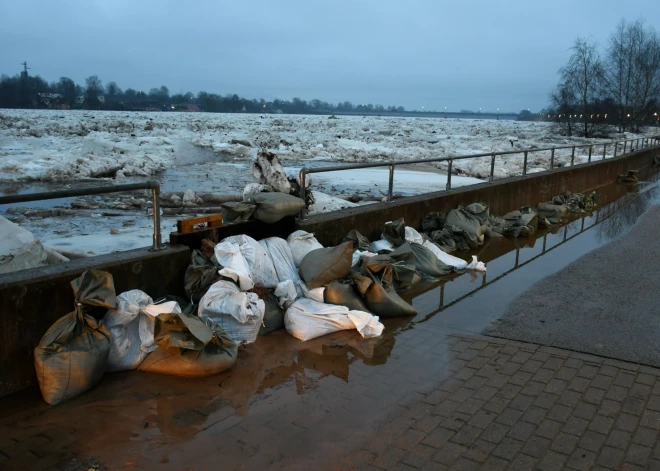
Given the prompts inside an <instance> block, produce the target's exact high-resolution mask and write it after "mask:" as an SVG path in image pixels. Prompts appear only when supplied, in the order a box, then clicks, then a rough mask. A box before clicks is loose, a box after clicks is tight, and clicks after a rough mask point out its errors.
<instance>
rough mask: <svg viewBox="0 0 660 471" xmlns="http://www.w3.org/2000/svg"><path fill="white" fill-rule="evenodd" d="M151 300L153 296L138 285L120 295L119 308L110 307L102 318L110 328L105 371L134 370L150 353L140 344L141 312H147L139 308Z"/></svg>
mask: <svg viewBox="0 0 660 471" xmlns="http://www.w3.org/2000/svg"><path fill="white" fill-rule="evenodd" d="M152 303H153V300H152V299H151V297H149V295H148V294H147V293H145V292H144V291H140V290H139V289H133V290H131V291H126V292H124V293H121V294H120V295H119V296H117V309H110V310H109V311H108V312H107V313H106V314H105V316H104V317H103V322H102V325H103V326H104V327H105V328H106V329H108V330H109V331H110V353H109V355H108V366H107V369H106V371H124V370H134V369H135V368H137V367H138V366H140V363H142V360H144V358H145V357H146V356H147V355H148V353H147V352H144V351H143V350H142V348H141V346H142V339H141V338H140V316H145V315H146V314H140V312H141V311H142V309H143V308H145V307H147V306H148V305H149V304H152ZM152 337H153V331H152Z"/></svg>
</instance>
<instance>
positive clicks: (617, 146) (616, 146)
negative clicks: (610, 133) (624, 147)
mask: <svg viewBox="0 0 660 471" xmlns="http://www.w3.org/2000/svg"><path fill="white" fill-rule="evenodd" d="M618 148H619V143H618V142H615V143H614V157H616V151H617V149H618Z"/></svg>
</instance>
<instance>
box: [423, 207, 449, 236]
mask: <svg viewBox="0 0 660 471" xmlns="http://www.w3.org/2000/svg"><path fill="white" fill-rule="evenodd" d="M445 216H446V215H445V213H439V212H433V213H428V214H427V215H426V216H424V219H422V230H423V231H424V232H433V231H438V230H440V229H442V228H443V227H444V225H445Z"/></svg>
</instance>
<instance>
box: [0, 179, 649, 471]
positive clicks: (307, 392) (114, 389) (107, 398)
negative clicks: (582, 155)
mask: <svg viewBox="0 0 660 471" xmlns="http://www.w3.org/2000/svg"><path fill="white" fill-rule="evenodd" d="M604 193H605V194H606V195H610V196H608V198H610V199H606V201H605V203H606V204H605V205H603V206H602V208H601V209H599V210H598V211H596V212H595V213H594V214H592V215H587V216H585V217H582V218H579V217H577V216H576V219H575V220H574V221H572V222H570V224H569V225H567V226H565V228H564V227H561V228H555V229H554V230H552V231H545V232H539V233H537V234H536V235H535V237H534V238H530V239H526V240H507V239H504V240H497V241H496V240H491V241H490V243H489V244H488V245H487V246H485V247H483V248H482V249H481V250H480V253H479V255H480V259H483V260H485V261H486V262H487V265H488V273H487V274H486V275H485V276H484V275H470V274H464V275H461V276H458V277H455V278H453V279H451V280H444V281H442V282H440V283H437V284H433V285H418V286H415V287H414V289H411V290H410V291H409V292H407V293H403V296H404V298H408V299H411V300H412V302H413V304H414V305H415V307H416V308H417V309H418V312H419V315H418V316H416V317H415V318H414V319H409V318H399V319H385V320H384V324H385V332H384V334H383V335H382V336H381V337H379V338H377V339H363V338H361V337H360V336H359V334H357V333H356V332H339V333H336V334H332V335H328V336H325V337H322V338H319V339H315V340H313V341H309V342H304V343H303V342H299V341H297V340H295V339H294V338H292V337H290V336H289V335H288V334H287V333H286V332H284V331H279V332H275V333H273V334H271V335H269V336H266V337H260V338H259V339H258V340H257V342H256V343H255V344H252V345H249V346H247V347H245V348H243V349H241V351H240V353H239V359H238V362H237V364H236V366H235V367H234V368H233V369H232V370H231V371H230V372H228V373H226V374H222V375H218V376H214V377H211V378H206V379H199V380H190V379H179V378H173V377H164V376H158V375H153V374H148V373H142V372H136V371H133V372H125V373H115V374H107V375H105V377H104V378H103V381H102V382H101V384H100V385H99V386H98V387H97V388H95V389H94V390H92V391H90V392H88V393H86V394H83V395H81V396H79V397H77V398H74V399H72V400H70V401H68V402H66V403H64V404H61V405H58V406H55V407H49V406H47V405H46V404H45V403H43V401H42V400H41V398H40V396H39V392H38V390H30V391H27V392H25V393H20V394H17V395H14V396H10V397H8V398H4V399H3V400H1V401H0V437H2V438H1V439H0V453H1V454H0V460H2V461H0V467H4V468H5V469H53V468H54V469H88V468H89V467H90V464H91V465H97V467H98V469H104V468H105V469H112V470H114V469H122V470H124V469H126V470H128V469H165V470H169V469H172V470H181V469H195V470H204V469H337V468H338V467H339V468H341V467H343V465H341V466H340V465H339V464H337V465H335V464H334V463H340V462H341V460H342V459H344V457H347V456H351V453H353V452H355V450H356V449H358V448H359V446H361V444H364V443H365V442H368V441H370V440H374V439H375V438H376V437H379V431H380V430H381V427H382V426H383V425H384V424H387V423H390V421H391V420H392V417H393V416H392V414H393V413H394V412H393V411H395V410H397V407H398V405H401V404H409V403H410V402H411V401H414V400H416V398H419V397H420V395H426V394H428V393H429V391H431V390H432V389H433V388H434V387H435V386H437V385H438V384H441V383H443V382H444V381H452V378H453V377H454V375H455V374H457V371H458V370H459V369H460V368H461V366H462V365H461V363H460V362H461V361H462V360H460V358H458V357H459V356H460V355H461V354H462V352H461V351H457V350H456V349H455V348H454V346H455V345H456V344H457V342H459V340H457V338H458V337H457V336H463V335H469V334H471V333H472V334H476V333H479V332H481V331H482V330H483V329H484V328H486V327H487V326H488V325H489V323H490V322H491V321H493V320H495V319H497V318H498V317H500V316H501V315H502V314H503V312H504V311H505V310H506V307H507V305H508V303H509V301H510V300H511V299H513V298H515V297H516V296H518V295H519V294H521V293H522V292H524V291H525V290H526V289H527V288H529V286H531V285H532V284H534V283H535V282H536V281H538V280H540V279H542V278H544V277H546V276H548V275H550V274H552V273H555V272H557V271H559V270H561V269H562V268H563V267H564V266H566V265H567V264H568V263H570V262H571V261H572V260H574V259H575V258H577V257H579V256H581V255H583V254H585V253H587V252H589V251H590V250H593V248H594V247H597V246H599V245H602V244H605V243H606V242H607V241H608V240H610V239H611V238H612V237H617V236H618V235H619V233H620V231H622V230H624V229H623V228H624V226H625V224H624V223H623V222H625V221H627V220H632V221H633V222H634V219H636V217H637V216H639V214H637V215H636V216H632V215H631V216H628V217H627V218H625V219H624V220H623V222H621V223H616V224H612V223H610V224H611V226H610V227H609V229H603V228H604V227H606V226H605V224H606V223H607V221H612V218H614V217H615V215H616V214H618V212H617V211H615V209H616V208H619V210H621V209H622V208H624V207H628V206H626V205H624V204H623V203H625V202H626V201H629V200H630V199H634V198H635V195H633V196H626V193H625V191H624V190H622V189H621V188H620V187H616V188H614V189H612V191H605V190H604ZM621 194H623V195H624V196H623V198H620V196H621ZM614 196H616V198H614ZM622 202H623V203H622ZM636 208H637V210H638V211H639V212H643V210H645V209H646V207H644V206H642V205H640V206H636ZM583 222H584V230H583V229H582V227H583ZM543 253H545V255H543ZM457 362H458V363H457ZM3 463H4V464H3ZM76 466H78V468H76ZM85 466H87V467H85ZM386 469H387V468H386Z"/></svg>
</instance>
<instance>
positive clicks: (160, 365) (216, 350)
mask: <svg viewBox="0 0 660 471" xmlns="http://www.w3.org/2000/svg"><path fill="white" fill-rule="evenodd" d="M155 339H156V343H157V344H158V348H157V349H156V351H154V352H153V353H152V354H150V355H149V356H148V357H147V358H145V359H144V361H143V362H142V363H141V364H140V367H139V370H140V371H147V372H150V373H161V374H166V375H175V376H185V377H190V378H203V377H206V376H212V375H215V374H218V373H222V372H223V371H226V370H228V369H230V368H231V367H232V366H234V363H236V358H237V357H238V346H237V345H236V344H235V343H234V342H232V340H231V339H230V338H229V336H228V335H227V334H226V333H225V331H223V330H222V329H221V328H220V327H219V326H217V325H215V324H213V323H212V322H210V321H209V320H207V321H206V322H205V321H204V320H202V319H200V318H199V317H196V316H194V315H190V314H183V313H164V314H160V315H159V316H158V317H157V318H156V324H155Z"/></svg>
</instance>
